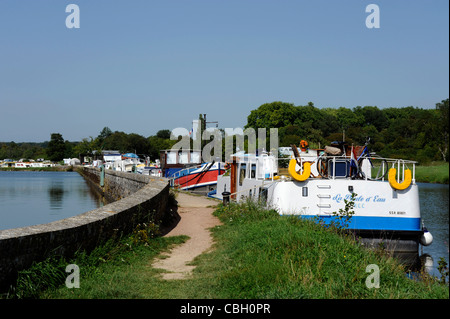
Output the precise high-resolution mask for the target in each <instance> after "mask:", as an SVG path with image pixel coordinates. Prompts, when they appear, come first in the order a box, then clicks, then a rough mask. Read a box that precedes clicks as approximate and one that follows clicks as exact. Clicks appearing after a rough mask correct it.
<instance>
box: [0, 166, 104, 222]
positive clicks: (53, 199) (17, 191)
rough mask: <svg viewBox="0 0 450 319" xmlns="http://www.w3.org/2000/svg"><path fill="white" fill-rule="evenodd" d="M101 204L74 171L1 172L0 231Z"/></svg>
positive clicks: (96, 195) (55, 218) (75, 212)
mask: <svg viewBox="0 0 450 319" xmlns="http://www.w3.org/2000/svg"><path fill="white" fill-rule="evenodd" d="M102 205H103V202H102V199H101V198H100V196H99V195H98V194H96V193H95V192H93V191H92V190H91V189H90V187H89V185H88V183H87V182H86V180H85V179H84V178H83V177H82V176H81V175H80V174H78V173H76V172H38V171H24V172H19V171H11V172H0V230H2V229H10V228H18V227H25V226H32V225H37V224H45V223H49V222H52V221H55V220H60V219H64V218H67V217H72V216H75V215H79V214H82V213H84V212H87V211H90V210H93V209H95V208H98V207H100V206H102Z"/></svg>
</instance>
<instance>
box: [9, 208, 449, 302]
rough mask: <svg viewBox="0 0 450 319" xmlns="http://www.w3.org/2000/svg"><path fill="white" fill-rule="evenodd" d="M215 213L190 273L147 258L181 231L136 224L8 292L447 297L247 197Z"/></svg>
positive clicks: (431, 284) (37, 271)
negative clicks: (74, 282) (371, 283)
mask: <svg viewBox="0 0 450 319" xmlns="http://www.w3.org/2000/svg"><path fill="white" fill-rule="evenodd" d="M215 214H216V215H217V216H218V217H219V218H220V219H221V220H222V222H223V225H221V226H217V227H215V228H214V229H213V230H212V232H213V236H214V238H215V241H216V244H215V247H214V248H215V249H214V250H213V251H211V252H209V253H206V254H203V255H201V256H199V257H198V258H196V260H195V261H194V264H195V265H196V266H197V267H196V268H195V270H194V274H193V276H192V277H191V278H190V279H185V280H170V281H166V280H163V279H162V278H161V276H160V272H161V270H158V269H154V268H152V266H151V263H152V260H153V259H154V258H155V257H156V256H157V255H158V254H160V253H161V252H162V251H166V250H167V249H169V248H170V247H171V246H173V245H176V244H180V243H181V242H183V241H185V240H186V237H181V236H180V237H172V238H161V237H159V238H152V239H150V237H151V236H150V237H148V236H147V235H146V234H148V233H147V232H146V231H142V230H141V231H136V232H135V233H134V234H133V235H132V236H130V237H127V238H124V239H122V240H120V241H118V242H115V243H113V244H112V243H111V244H109V245H107V246H106V247H104V248H101V249H98V250H97V251H95V252H94V253H93V254H91V255H88V256H87V255H83V254H81V255H80V256H78V259H76V260H73V261H70V262H66V261H62V260H57V261H54V263H53V264H51V265H49V264H48V263H47V264H40V265H37V266H36V267H35V268H34V270H29V271H26V272H24V273H23V274H22V276H21V279H20V286H19V287H18V289H17V290H16V294H17V296H19V297H27V296H28V297H33V298H101V299H104V298H108V299H109V298H125V299H127V298H154V299H159V298H162V299H172V298H181V299H196V298H213V299H218V298H230V299H235V298H239V299H240V298H258V299H260V298H275V299H277V298H285V299H291V298H293V299H298V298H304V299H322V298H328V299H329V298H333V299H341V298H350V299H374V298H381V299H386V298H388V299H405V298H413V299H416V298H426V299H448V298H449V290H448V285H446V284H440V283H438V282H437V281H436V280H434V279H432V278H427V280H425V281H422V282H417V281H413V280H411V279H408V278H407V277H406V275H405V272H404V269H403V267H402V266H401V265H399V264H398V263H397V262H396V260H394V259H391V258H387V257H385V256H384V254H382V253H380V252H373V251H367V250H365V249H362V248H361V247H359V246H358V245H356V244H355V243H354V242H353V241H352V240H351V239H349V238H346V237H343V236H340V235H338V234H337V233H336V232H335V231H332V230H325V229H324V228H322V227H320V226H319V225H317V224H314V223H313V222H311V221H305V220H300V219H298V218H290V217H280V216H278V214H276V213H275V212H274V211H270V210H264V209H260V208H259V207H257V206H256V205H248V204H245V205H236V204H231V205H230V206H228V207H222V206H221V207H219V209H217V210H216V212H215ZM67 263H76V264H77V265H79V267H80V275H81V277H80V288H78V289H68V288H66V287H65V286H64V279H65V277H66V276H67V274H66V273H64V267H65V265H67ZM368 265H377V266H378V267H379V270H380V284H379V288H368V287H367V285H366V280H368V276H369V275H370V273H368V272H366V267H367V266H368ZM33 278H34V280H35V281H37V282H33V281H32V279H33ZM44 278H48V279H49V280H48V281H50V282H51V283H50V284H48V283H45V282H44V280H43V279H44ZM53 278H58V280H54V279H53ZM53 281H57V282H53ZM32 287H40V288H39V289H35V288H32ZM46 287H48V288H49V289H44V288H46Z"/></svg>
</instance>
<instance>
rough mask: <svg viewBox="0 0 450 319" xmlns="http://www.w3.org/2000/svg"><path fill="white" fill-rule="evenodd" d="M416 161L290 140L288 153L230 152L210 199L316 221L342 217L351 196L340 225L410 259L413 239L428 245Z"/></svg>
mask: <svg viewBox="0 0 450 319" xmlns="http://www.w3.org/2000/svg"><path fill="white" fill-rule="evenodd" d="M277 155H278V154H277ZM415 164H416V162H414V161H408V160H399V159H389V158H382V157H379V156H376V155H374V154H370V153H369V152H368V149H367V146H362V147H352V148H349V147H346V146H345V145H343V144H336V145H333V146H330V147H325V148H324V149H307V148H304V147H302V148H301V150H300V151H299V150H297V148H296V147H295V146H294V145H293V146H292V151H291V153H290V155H289V156H288V157H287V158H278V156H275V155H273V154H270V153H267V152H264V153H261V154H259V155H256V154H244V153H237V154H234V155H233V156H232V157H231V160H230V163H229V165H230V170H229V172H227V173H226V174H223V175H221V176H219V177H218V181H217V193H216V195H214V197H216V198H219V199H223V195H225V196H230V198H231V199H234V200H236V201H237V202H240V201H245V200H248V199H250V200H256V201H259V202H261V203H262V204H263V205H265V206H267V207H271V208H274V209H276V210H277V211H278V213H279V214H280V215H296V216H299V217H302V218H310V219H312V218H314V220H318V221H319V222H321V223H323V224H331V223H338V222H339V221H342V212H345V211H346V202H347V203H348V202H349V201H351V202H352V203H353V204H354V207H353V208H352V212H351V214H349V215H348V216H347V217H348V219H347V222H346V224H345V225H344V227H345V228H346V229H348V230H350V231H352V232H353V233H354V234H355V235H356V236H357V237H358V238H359V239H360V240H361V242H362V243H364V244H365V245H368V246H375V247H378V246H380V245H382V246H383V247H384V249H386V250H388V251H392V252H394V254H396V255H402V256H407V258H409V257H408V255H409V254H414V255H415V254H417V252H418V247H419V243H420V244H422V245H429V244H431V242H432V236H431V234H430V233H429V232H428V231H427V230H426V228H424V223H423V221H422V219H421V215H420V205H419V191H418V185H417V184H416V182H415ZM280 166H284V167H280Z"/></svg>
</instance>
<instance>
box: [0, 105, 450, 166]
mask: <svg viewBox="0 0 450 319" xmlns="http://www.w3.org/2000/svg"><path fill="white" fill-rule="evenodd" d="M448 113H449V99H448V98H447V99H446V100H443V101H441V102H439V103H436V107H435V108H433V109H423V108H418V107H412V106H408V107H402V108H394V107H390V108H382V109H380V108H378V107H376V106H364V107H362V106H356V107H354V108H352V109H351V108H346V107H339V108H317V107H315V106H314V104H313V103H312V102H309V103H308V104H307V105H304V106H302V105H300V106H295V105H294V104H292V103H286V102H272V103H265V104H263V105H261V106H259V107H258V108H257V109H255V110H252V111H251V112H250V115H249V116H248V117H247V125H246V126H245V128H253V129H255V130H257V129H258V128H266V129H267V132H269V130H268V129H269V128H278V136H279V146H290V145H291V144H295V145H297V146H298V145H299V143H300V141H301V140H307V141H308V143H309V145H310V147H313V148H323V147H324V146H325V145H329V144H330V143H331V142H333V141H345V142H347V144H348V145H352V144H354V145H364V143H365V142H366V141H367V140H368V138H370V144H369V149H370V150H371V151H373V152H376V153H377V154H379V155H381V156H384V157H390V158H404V159H411V160H417V161H419V162H420V163H427V162H430V161H446V162H448V160H449V147H448V144H449V127H448V126H449V117H448ZM199 119H200V123H201V128H202V130H204V129H205V128H206V125H205V123H203V119H202V117H201V116H200V118H199ZM222 131H223V130H222ZM170 134H171V131H170V130H167V129H166V130H160V131H158V132H157V133H156V135H152V136H149V137H144V136H142V135H139V134H136V133H125V132H121V131H114V132H113V131H112V130H111V129H110V128H109V127H104V128H103V129H102V130H101V131H100V133H99V135H98V136H97V137H92V136H91V137H89V138H83V139H82V140H81V141H78V142H70V141H68V140H64V138H63V136H62V135H61V134H59V133H53V134H51V137H50V141H45V142H42V143H15V142H8V143H7V142H3V143H2V142H0V160H3V159H5V158H11V159H20V158H24V159H38V158H45V159H49V160H52V161H61V160H62V159H63V158H73V157H76V158H80V157H81V156H82V155H89V154H93V153H95V152H101V151H102V150H117V151H119V152H120V153H128V152H133V153H136V154H138V155H140V156H150V158H151V159H152V160H155V159H158V158H159V152H160V150H162V149H170V148H171V147H172V146H173V145H174V144H175V143H176V142H177V140H171V139H170ZM207 142H208V141H203V144H202V145H204V144H205V143H207Z"/></svg>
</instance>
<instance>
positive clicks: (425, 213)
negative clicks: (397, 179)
mask: <svg viewBox="0 0 450 319" xmlns="http://www.w3.org/2000/svg"><path fill="white" fill-rule="evenodd" d="M418 185H419V198H420V213H421V215H422V220H423V221H424V223H425V227H427V229H428V230H429V231H430V233H431V234H432V235H433V243H432V244H431V245H430V246H422V245H420V248H419V249H420V250H421V251H419V254H421V253H422V251H423V254H428V255H430V256H431V257H432V258H433V266H432V267H431V269H430V273H431V274H432V275H434V276H438V277H439V278H440V275H439V272H438V271H437V267H438V262H439V258H440V257H444V259H445V260H446V261H447V264H448V263H449V253H448V242H449V240H448V228H449V226H448V222H449V185H448V184H446V185H443V184H427V183H418Z"/></svg>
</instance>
